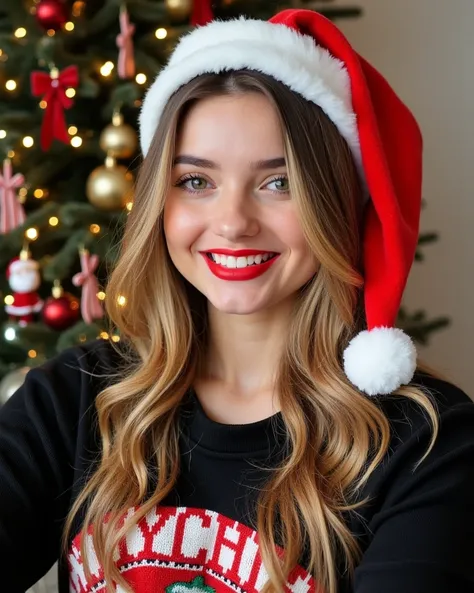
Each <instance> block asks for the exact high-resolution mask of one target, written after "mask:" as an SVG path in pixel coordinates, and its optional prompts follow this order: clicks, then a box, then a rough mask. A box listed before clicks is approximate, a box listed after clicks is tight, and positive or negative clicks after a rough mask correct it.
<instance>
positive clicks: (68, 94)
mask: <svg viewBox="0 0 474 593" xmlns="http://www.w3.org/2000/svg"><path fill="white" fill-rule="evenodd" d="M75 94H76V89H66V92H65V95H66V97H69V99H72V98H73V97H74V96H75Z"/></svg>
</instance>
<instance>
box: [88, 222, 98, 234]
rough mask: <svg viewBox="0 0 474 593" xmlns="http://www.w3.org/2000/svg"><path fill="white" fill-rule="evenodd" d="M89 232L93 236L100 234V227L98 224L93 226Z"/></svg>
mask: <svg viewBox="0 0 474 593" xmlns="http://www.w3.org/2000/svg"><path fill="white" fill-rule="evenodd" d="M89 230H90V232H91V233H92V234H93V235H97V234H98V233H100V226H99V225H98V224H91V226H90V227H89Z"/></svg>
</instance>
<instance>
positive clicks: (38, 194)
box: [33, 188, 44, 199]
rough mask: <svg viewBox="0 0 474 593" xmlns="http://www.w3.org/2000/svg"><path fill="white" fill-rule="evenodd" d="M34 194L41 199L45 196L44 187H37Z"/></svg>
mask: <svg viewBox="0 0 474 593" xmlns="http://www.w3.org/2000/svg"><path fill="white" fill-rule="evenodd" d="M33 195H34V196H35V198H38V199H41V198H42V197H43V196H44V191H43V190H42V189H39V188H38V189H35V191H34V192H33Z"/></svg>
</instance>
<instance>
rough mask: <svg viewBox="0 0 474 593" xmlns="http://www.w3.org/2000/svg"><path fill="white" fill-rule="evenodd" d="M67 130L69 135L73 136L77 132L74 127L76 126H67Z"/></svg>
mask: <svg viewBox="0 0 474 593" xmlns="http://www.w3.org/2000/svg"><path fill="white" fill-rule="evenodd" d="M67 131H68V132H69V134H70V135H71V136H75V135H76V134H77V128H76V126H69V128H68V129H67Z"/></svg>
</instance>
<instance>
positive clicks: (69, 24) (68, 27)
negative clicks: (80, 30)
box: [64, 21, 74, 31]
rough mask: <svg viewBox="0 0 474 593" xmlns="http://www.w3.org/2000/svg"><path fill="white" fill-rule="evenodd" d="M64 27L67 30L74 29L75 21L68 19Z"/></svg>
mask: <svg viewBox="0 0 474 593" xmlns="http://www.w3.org/2000/svg"><path fill="white" fill-rule="evenodd" d="M64 28H65V29H66V31H74V23H73V22H72V21H68V22H67V23H65V24H64Z"/></svg>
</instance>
